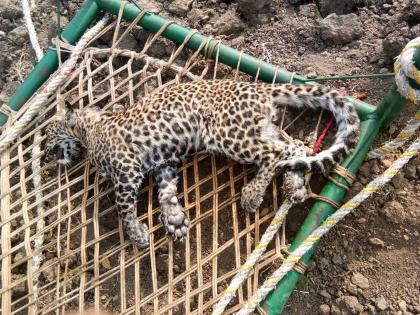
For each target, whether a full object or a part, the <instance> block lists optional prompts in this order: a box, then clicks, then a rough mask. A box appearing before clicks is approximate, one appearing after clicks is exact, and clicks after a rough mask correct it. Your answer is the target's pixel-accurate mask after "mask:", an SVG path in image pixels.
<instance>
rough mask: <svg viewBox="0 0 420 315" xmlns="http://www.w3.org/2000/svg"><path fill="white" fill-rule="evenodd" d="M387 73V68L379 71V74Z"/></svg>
mask: <svg viewBox="0 0 420 315" xmlns="http://www.w3.org/2000/svg"><path fill="white" fill-rule="evenodd" d="M387 72H389V70H388V68H381V69H379V73H387Z"/></svg>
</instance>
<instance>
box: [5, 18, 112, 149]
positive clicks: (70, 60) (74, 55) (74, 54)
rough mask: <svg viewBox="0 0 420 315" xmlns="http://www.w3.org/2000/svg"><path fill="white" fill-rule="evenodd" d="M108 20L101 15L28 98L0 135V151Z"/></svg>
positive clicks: (36, 111) (67, 72)
mask: <svg viewBox="0 0 420 315" xmlns="http://www.w3.org/2000/svg"><path fill="white" fill-rule="evenodd" d="M107 22H108V18H107V17H103V18H102V19H101V20H100V21H99V22H98V23H97V24H96V25H95V26H94V27H92V28H91V29H90V30H88V31H87V32H86V33H85V34H84V35H83V36H82V37H81V38H80V40H79V42H78V43H77V45H76V46H75V47H74V49H73V51H72V53H71V54H70V57H69V58H68V59H67V60H66V61H65V62H64V63H63V64H62V66H61V68H60V69H59V70H58V71H57V72H56V73H54V74H53V75H52V76H51V78H50V79H48V81H47V82H48V83H47V85H46V86H45V87H44V88H42V89H41V90H40V91H38V94H37V95H36V96H35V97H34V98H33V99H32V100H30V105H29V107H28V109H27V110H26V112H25V113H24V114H23V115H22V117H21V118H20V119H19V120H17V121H16V122H15V124H14V125H13V126H10V127H9V128H8V129H6V130H5V131H4V132H3V134H2V135H1V137H0V153H2V152H3V151H4V150H5V149H6V148H7V147H8V146H9V145H10V144H11V143H12V142H13V141H14V140H15V139H16V138H17V137H18V136H19V135H20V134H21V132H22V131H23V130H24V128H25V127H26V125H27V124H28V123H30V122H31V121H32V119H33V118H34V117H35V115H36V114H38V112H39V110H40V109H41V107H42V106H43V105H44V104H45V102H46V101H47V100H48V97H49V96H51V95H52V93H54V91H55V90H56V89H57V88H58V87H59V86H60V85H61V84H62V83H63V82H64V81H65V80H66V79H67V78H68V77H69V76H70V75H71V71H72V70H73V68H74V67H75V65H76V63H77V59H78V58H79V56H80V54H81V53H82V51H83V49H84V48H85V46H86V45H87V44H88V43H89V42H90V40H91V39H92V38H93V37H95V36H96V35H97V34H98V33H99V32H100V31H101V30H102V29H103V28H104V27H105V25H106V23H107Z"/></svg>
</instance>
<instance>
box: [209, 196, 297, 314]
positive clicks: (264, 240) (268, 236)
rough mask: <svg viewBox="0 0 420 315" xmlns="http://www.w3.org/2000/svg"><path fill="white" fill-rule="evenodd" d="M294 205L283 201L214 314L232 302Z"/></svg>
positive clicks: (221, 312)
mask: <svg viewBox="0 0 420 315" xmlns="http://www.w3.org/2000/svg"><path fill="white" fill-rule="evenodd" d="M291 207H292V204H291V203H290V202H288V201H285V202H283V204H282V205H281V207H280V208H279V210H278V211H277V212H276V214H275V216H274V218H273V220H272V221H271V223H270V225H269V226H268V228H267V230H266V231H265V232H264V235H263V236H262V237H261V241H260V242H259V244H258V246H257V247H256V248H255V249H254V251H253V252H252V253H251V255H250V256H249V257H248V258H247V260H246V262H245V263H244V264H243V265H242V267H241V269H240V270H239V271H238V273H237V274H236V275H235V276H234V277H233V279H232V280H231V282H230V284H229V287H228V288H227V289H226V290H225V291H224V292H223V296H222V298H221V299H220V300H219V302H218V303H217V305H216V306H215V307H214V309H213V312H212V315H221V314H223V311H224V310H225V308H226V307H227V305H228V304H229V303H230V301H231V300H232V299H233V298H234V297H235V295H236V291H237V290H238V289H239V287H240V286H241V285H242V283H243V282H244V281H245V280H246V279H247V278H248V275H249V273H250V272H251V270H252V269H253V268H254V266H255V264H256V263H257V261H258V260H259V259H260V257H261V256H262V254H264V252H265V251H266V250H267V246H268V244H269V243H270V242H271V240H272V239H273V238H274V236H275V235H276V234H277V231H278V230H279V228H280V226H281V225H282V224H283V222H284V219H285V218H286V214H287V212H288V211H289V209H290V208H291Z"/></svg>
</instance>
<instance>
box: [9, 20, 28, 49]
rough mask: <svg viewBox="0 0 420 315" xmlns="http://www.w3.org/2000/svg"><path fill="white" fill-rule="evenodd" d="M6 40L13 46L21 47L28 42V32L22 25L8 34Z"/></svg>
mask: <svg viewBox="0 0 420 315" xmlns="http://www.w3.org/2000/svg"><path fill="white" fill-rule="evenodd" d="M8 38H9V40H10V41H11V42H12V43H13V44H15V45H17V46H21V45H23V44H24V43H25V42H27V41H28V40H29V35H28V30H27V29H26V27H25V26H23V25H22V26H18V27H16V28H14V29H13V30H12V31H10V32H9V34H8Z"/></svg>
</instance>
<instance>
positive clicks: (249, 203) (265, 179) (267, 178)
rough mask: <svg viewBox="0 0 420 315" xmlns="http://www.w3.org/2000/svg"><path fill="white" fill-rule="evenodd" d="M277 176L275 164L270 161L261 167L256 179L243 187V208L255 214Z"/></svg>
mask: <svg viewBox="0 0 420 315" xmlns="http://www.w3.org/2000/svg"><path fill="white" fill-rule="evenodd" d="M275 175H276V170H275V163H274V161H270V162H268V163H265V164H263V165H261V166H260V167H259V169H258V171H257V174H256V175H255V177H254V178H253V179H252V180H251V181H250V182H249V183H248V184H246V185H245V186H244V187H242V194H241V206H242V208H243V209H245V210H247V211H249V212H255V211H256V210H257V209H258V208H259V206H260V205H261V203H262V202H263V199H264V194H265V191H266V190H267V187H268V185H269V184H270V182H271V180H272V179H273V177H274V176H275Z"/></svg>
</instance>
